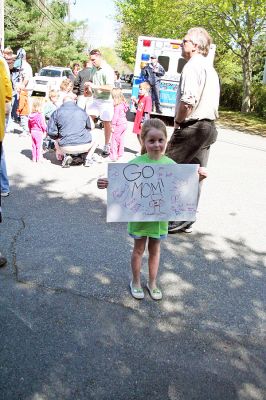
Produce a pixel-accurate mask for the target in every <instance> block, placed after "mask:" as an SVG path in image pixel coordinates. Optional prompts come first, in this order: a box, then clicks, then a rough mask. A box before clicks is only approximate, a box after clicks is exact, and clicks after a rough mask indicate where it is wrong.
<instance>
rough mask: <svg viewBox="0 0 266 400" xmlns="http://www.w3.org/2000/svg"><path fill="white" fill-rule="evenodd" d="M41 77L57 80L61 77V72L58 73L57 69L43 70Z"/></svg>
mask: <svg viewBox="0 0 266 400" xmlns="http://www.w3.org/2000/svg"><path fill="white" fill-rule="evenodd" d="M39 75H40V76H50V77H51V78H55V77H58V76H61V71H57V70H56V69H41V70H40V73H39Z"/></svg>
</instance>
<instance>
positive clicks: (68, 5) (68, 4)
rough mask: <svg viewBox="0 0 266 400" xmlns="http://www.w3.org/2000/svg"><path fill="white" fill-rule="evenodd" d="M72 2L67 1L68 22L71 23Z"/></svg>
mask: <svg viewBox="0 0 266 400" xmlns="http://www.w3.org/2000/svg"><path fill="white" fill-rule="evenodd" d="M70 2H71V0H68V1H67V21H68V23H69V22H70Z"/></svg>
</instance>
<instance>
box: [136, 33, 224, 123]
mask: <svg viewBox="0 0 266 400" xmlns="http://www.w3.org/2000/svg"><path fill="white" fill-rule="evenodd" d="M181 43H182V41H181V40H177V39H165V38H156V37H148V36H139V38H138V44H137V54H136V62H135V69H134V77H133V87H132V96H134V97H136V98H137V97H138V94H139V84H140V83H141V82H143V78H142V77H141V68H143V66H144V65H145V64H148V62H149V61H150V56H151V55H156V57H157V58H158V62H159V64H161V65H162V66H163V68H164V70H165V75H164V76H163V77H162V79H161V83H160V104H161V109H162V112H163V115H165V116H169V117H173V116H174V113H175V103H176V92H177V88H178V85H179V80H180V74H181V72H182V69H183V67H184V65H185V64H186V61H185V59H184V58H183V57H182V48H181V47H180V45H181ZM215 48H216V46H215V45H211V49H210V52H209V55H208V58H209V60H210V62H211V63H213V59H214V54H215ZM130 109H131V111H132V112H135V111H136V109H135V106H134V104H133V103H132V104H131V107H130ZM152 114H156V112H153V113H152Z"/></svg>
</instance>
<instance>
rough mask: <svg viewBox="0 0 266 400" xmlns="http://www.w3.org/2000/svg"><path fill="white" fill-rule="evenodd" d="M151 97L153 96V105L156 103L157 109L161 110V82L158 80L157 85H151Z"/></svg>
mask: <svg viewBox="0 0 266 400" xmlns="http://www.w3.org/2000/svg"><path fill="white" fill-rule="evenodd" d="M151 97H152V105H155V108H156V111H159V110H160V108H161V105H160V82H157V83H156V84H155V85H152V86H151Z"/></svg>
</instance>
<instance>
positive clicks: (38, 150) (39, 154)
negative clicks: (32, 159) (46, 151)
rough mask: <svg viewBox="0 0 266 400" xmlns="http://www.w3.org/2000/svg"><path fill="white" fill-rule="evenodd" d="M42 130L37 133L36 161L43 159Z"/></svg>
mask: <svg viewBox="0 0 266 400" xmlns="http://www.w3.org/2000/svg"><path fill="white" fill-rule="evenodd" d="M42 142H43V138H42V132H40V133H39V134H38V135H36V161H42V159H43V157H42Z"/></svg>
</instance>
